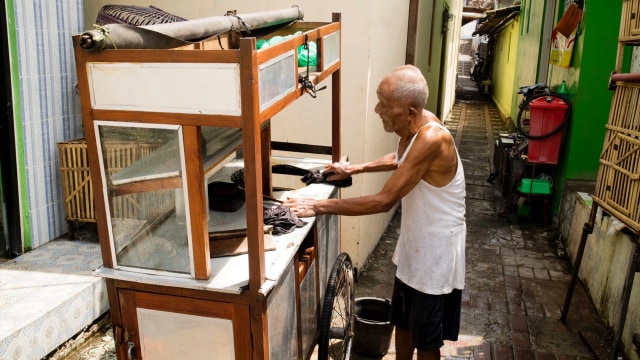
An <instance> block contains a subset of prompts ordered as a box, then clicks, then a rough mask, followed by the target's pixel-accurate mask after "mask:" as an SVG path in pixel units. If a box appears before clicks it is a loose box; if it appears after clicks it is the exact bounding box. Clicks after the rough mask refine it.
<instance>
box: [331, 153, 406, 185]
mask: <svg viewBox="0 0 640 360" xmlns="http://www.w3.org/2000/svg"><path fill="white" fill-rule="evenodd" d="M397 168H398V164H397V163H396V153H389V154H387V155H385V156H382V157H381V158H379V159H376V160H373V161H369V162H366V163H363V164H354V165H351V164H345V163H343V162H335V163H333V164H331V165H327V166H325V168H324V170H323V171H322V172H323V173H324V174H332V175H331V176H329V177H328V178H327V180H328V181H334V180H344V179H346V178H348V177H349V176H352V175H355V174H361V173H366V172H381V171H391V170H395V169H397Z"/></svg>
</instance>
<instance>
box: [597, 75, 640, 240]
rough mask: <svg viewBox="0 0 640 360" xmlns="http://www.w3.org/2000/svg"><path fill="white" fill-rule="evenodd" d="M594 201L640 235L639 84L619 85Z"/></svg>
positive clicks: (617, 84) (613, 103)
mask: <svg viewBox="0 0 640 360" xmlns="http://www.w3.org/2000/svg"><path fill="white" fill-rule="evenodd" d="M594 201H596V202H597V203H598V204H599V205H600V206H601V207H603V208H604V209H605V210H607V211H608V212H609V213H611V214H612V215H614V216H615V217H616V218H618V219H619V220H620V221H622V222H624V223H625V224H626V225H627V226H629V227H630V228H632V229H633V230H634V231H635V232H640V83H638V82H622V81H619V82H617V83H616V89H615V92H614V96H613V100H612V103H611V111H610V113H609V121H608V124H607V126H606V134H605V140H604V146H603V149H602V154H601V155H600V168H599V170H598V179H597V182H596V191H595V194H594Z"/></svg>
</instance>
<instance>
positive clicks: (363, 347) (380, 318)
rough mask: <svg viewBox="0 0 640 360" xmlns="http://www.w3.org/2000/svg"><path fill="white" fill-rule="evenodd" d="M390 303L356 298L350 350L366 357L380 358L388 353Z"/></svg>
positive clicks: (368, 298) (391, 331) (387, 300)
mask: <svg viewBox="0 0 640 360" xmlns="http://www.w3.org/2000/svg"><path fill="white" fill-rule="evenodd" d="M390 316H391V301H389V299H379V298H374V297H363V298H357V299H356V303H355V324H354V331H353V332H354V334H353V345H352V348H351V349H352V350H353V351H354V352H355V353H356V354H360V355H364V356H368V357H381V356H384V355H385V354H386V353H387V351H389V344H390V343H391V334H392V333H393V325H391V322H390Z"/></svg>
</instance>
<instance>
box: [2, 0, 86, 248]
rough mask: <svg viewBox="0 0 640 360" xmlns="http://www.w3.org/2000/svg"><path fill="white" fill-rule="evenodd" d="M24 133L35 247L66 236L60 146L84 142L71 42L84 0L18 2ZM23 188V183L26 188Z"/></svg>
mask: <svg viewBox="0 0 640 360" xmlns="http://www.w3.org/2000/svg"><path fill="white" fill-rule="evenodd" d="M14 6H15V9H14V11H15V21H16V24H15V25H16V35H17V48H18V62H19V64H20V69H19V72H20V88H21V94H20V99H21V101H22V121H23V123H22V130H23V132H24V153H25V163H26V173H27V180H26V185H27V193H28V196H29V199H28V202H29V212H30V222H31V223H30V224H29V226H30V229H31V236H32V239H31V243H32V247H33V248H36V247H38V246H40V245H42V244H44V243H46V242H48V241H50V240H52V239H54V238H56V237H58V236H60V235H61V234H63V233H65V232H66V231H67V227H66V222H65V220H64V217H65V213H64V203H63V193H62V184H61V177H60V169H59V158H58V150H57V146H56V144H57V143H58V142H61V141H68V140H71V139H75V138H78V137H82V136H84V135H83V131H82V117H81V109H80V98H79V96H78V95H77V94H76V93H75V90H74V84H75V83H76V72H75V62H74V56H73V45H72V36H73V35H75V34H78V33H79V32H81V31H82V30H84V29H83V26H84V19H83V1H82V0H49V1H29V0H24V1H21V0H16V1H15V2H14ZM23 183H24V182H23Z"/></svg>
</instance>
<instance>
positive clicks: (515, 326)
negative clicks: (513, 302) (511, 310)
mask: <svg viewBox="0 0 640 360" xmlns="http://www.w3.org/2000/svg"><path fill="white" fill-rule="evenodd" d="M509 323H510V324H511V329H512V330H513V331H524V332H529V325H527V317H526V316H523V315H518V314H511V316H509Z"/></svg>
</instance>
